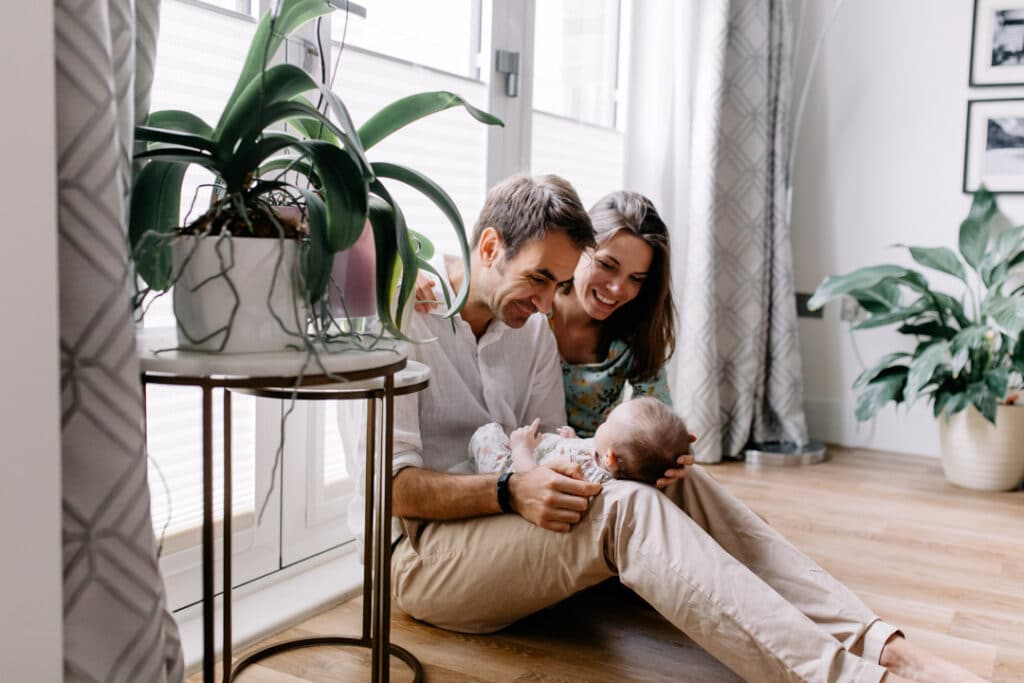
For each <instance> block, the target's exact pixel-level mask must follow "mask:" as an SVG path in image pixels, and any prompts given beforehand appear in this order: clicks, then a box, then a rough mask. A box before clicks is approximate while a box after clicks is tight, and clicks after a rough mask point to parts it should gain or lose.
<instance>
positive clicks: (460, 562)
mask: <svg viewBox="0 0 1024 683" xmlns="http://www.w3.org/2000/svg"><path fill="white" fill-rule="evenodd" d="M667 493H668V495H664V494H662V493H661V492H659V491H658V490H656V489H655V488H654V487H652V486H647V485H644V484H637V483H633V482H628V481H619V480H616V481H612V482H608V483H607V484H605V486H604V490H603V491H602V492H601V493H600V494H599V495H597V496H595V497H594V499H593V501H592V502H591V505H590V509H589V511H588V512H587V514H586V515H585V516H584V518H583V519H582V520H581V521H580V522H579V524H577V525H576V526H575V527H574V528H573V530H572V531H571V532H570V533H567V534H562V533H555V532H552V531H546V530H544V529H541V528H539V527H536V526H534V525H532V524H530V523H529V522H527V521H525V520H524V519H522V518H521V517H519V516H518V515H497V516H492V517H481V518H474V519H466V520H457V521H445V522H418V521H413V520H404V521H403V526H404V528H405V530H406V534H407V535H406V537H405V538H403V539H402V541H401V542H400V543H399V544H398V546H397V547H396V549H395V552H394V555H393V561H392V569H393V574H392V577H393V579H392V580H393V586H394V592H395V602H396V604H397V605H398V606H399V607H400V608H401V609H403V610H404V611H405V612H406V613H408V614H409V615H411V616H413V617H415V618H417V619H421V620H423V621H426V622H428V623H431V624H434V625H436V626H440V627H442V628H446V629H450V630H453V631H462V632H468V633H486V632H491V631H496V630H498V629H500V628H502V627H504V626H507V625H509V624H511V623H513V622H515V621H517V620H518V619H521V618H522V617H524V616H526V615H528V614H532V613H533V612H536V611H538V610H540V609H543V608H545V607H548V606H550V605H553V604H555V603H557V602H560V601H561V600H563V599H565V598H567V597H569V596H570V595H572V594H574V593H576V592H578V591H580V590H583V589H584V588H587V587H589V586H592V585H594V584H597V583H599V582H601V581H603V580H605V579H607V578H609V577H611V576H616V575H618V577H619V579H620V580H621V581H622V583H623V584H624V585H626V586H627V587H629V588H630V589H632V590H633V591H634V592H635V593H637V594H638V595H639V596H640V597H641V598H643V599H644V600H646V601H647V602H648V603H650V604H651V605H652V606H654V608H655V609H657V610H658V611H659V612H660V613H661V614H662V615H663V616H665V618H667V619H668V620H669V621H670V622H672V624H674V625H675V626H676V627H677V628H679V630H681V631H682V632H683V633H685V634H686V635H687V636H689V637H690V638H692V639H693V640H694V641H695V642H696V643H697V644H698V645H700V646H701V647H702V648H704V649H705V650H706V651H708V652H709V653H710V654H711V655H712V656H714V657H715V658H717V659H718V660H719V661H721V662H722V663H723V664H725V665H726V666H728V667H729V668H730V669H732V670H733V671H735V672H736V673H737V674H739V675H740V676H742V677H743V678H745V679H747V680H750V681H759V682H761V681H765V682H767V681H808V682H812V681H813V682H818V681H821V682H823V683H824V682H836V683H846V682H852V681H857V682H861V681H863V682H870V683H878V681H880V680H881V678H882V676H883V675H884V673H885V670H884V669H883V668H882V667H881V666H879V665H878V664H877V663H876V662H877V661H878V657H879V653H880V651H881V647H882V645H883V644H884V643H885V641H886V640H887V639H888V638H889V637H890V636H891V635H892V634H893V633H894V632H895V629H894V628H893V627H891V626H888V625H887V624H884V623H883V622H880V621H879V620H878V617H877V616H875V614H873V613H872V612H871V610H870V609H868V608H867V606H866V605H864V603H863V602H861V601H860V599H858V598H857V596H855V595H854V594H853V593H852V592H851V591H850V590H849V589H847V588H846V587H845V586H843V585H842V584H841V583H839V582H838V581H837V580H836V579H835V578H833V577H832V576H831V575H829V574H828V572H826V571H825V570H823V569H822V568H821V567H819V566H818V565H817V564H816V563H814V562H813V561H812V560H811V559H810V558H808V557H806V556H805V555H803V554H802V553H800V552H799V551H798V550H797V549H796V548H795V547H794V546H793V545H792V544H791V543H789V542H788V541H787V540H786V539H785V538H783V537H782V535H781V534H779V533H778V532H777V531H775V530H774V529H772V528H771V527H770V526H768V524H766V523H765V522H764V521H763V520H762V519H761V518H760V517H758V516H757V515H756V514H754V513H753V512H752V511H751V510H750V509H749V508H747V507H746V506H745V505H744V504H743V503H742V502H740V501H739V500H738V499H737V498H736V497H735V496H733V495H732V494H730V493H729V492H728V491H727V490H725V489H724V488H723V487H722V486H721V485H719V484H718V483H717V482H716V481H715V480H714V479H713V478H712V477H711V476H710V475H709V474H708V473H707V472H706V471H705V470H704V469H703V468H701V467H699V466H694V467H691V468H690V471H689V476H688V477H687V479H686V480H684V481H683V482H681V483H677V484H675V485H674V486H673V487H671V488H670V490H669V491H668V492H667ZM858 655H861V656H858Z"/></svg>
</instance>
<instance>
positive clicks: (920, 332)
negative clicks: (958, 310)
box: [896, 320, 957, 339]
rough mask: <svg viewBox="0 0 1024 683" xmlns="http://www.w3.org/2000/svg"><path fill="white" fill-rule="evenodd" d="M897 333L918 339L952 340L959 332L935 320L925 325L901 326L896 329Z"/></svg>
mask: <svg viewBox="0 0 1024 683" xmlns="http://www.w3.org/2000/svg"><path fill="white" fill-rule="evenodd" d="M896 331H897V332H899V333H900V334H908V335H914V336H918V337H935V338H938V339H952V338H953V337H955V336H956V335H957V330H955V329H953V328H952V327H949V326H948V325H943V324H942V323H940V322H937V321H935V320H932V321H929V322H925V323H916V324H908V325H901V326H900V327H898V328H897V329H896Z"/></svg>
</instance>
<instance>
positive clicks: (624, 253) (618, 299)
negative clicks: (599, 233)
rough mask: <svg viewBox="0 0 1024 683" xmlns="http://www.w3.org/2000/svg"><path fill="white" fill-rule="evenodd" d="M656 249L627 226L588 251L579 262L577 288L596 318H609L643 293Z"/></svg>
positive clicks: (576, 275) (584, 306)
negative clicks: (642, 289)
mask: <svg viewBox="0 0 1024 683" xmlns="http://www.w3.org/2000/svg"><path fill="white" fill-rule="evenodd" d="M653 258H654V249H652V248H651V246H650V245H649V244H647V242H644V241H643V240H642V239H640V238H639V237H637V236H636V235H634V234H632V233H630V232H627V231H625V230H623V231H621V232H619V233H617V234H616V235H615V236H613V237H612V238H611V239H608V240H606V241H605V242H603V243H602V244H599V245H598V246H597V249H595V250H594V251H586V252H584V253H583V256H581V257H580V261H579V263H578V264H577V265H576V273H575V275H574V284H573V289H574V290H575V292H576V296H577V297H578V298H579V300H580V303H581V304H582V306H583V310H584V311H585V312H586V314H587V315H589V316H590V317H591V318H593V319H594V320H606V319H607V318H608V316H610V315H611V314H612V313H614V312H615V311H616V310H618V309H619V308H621V307H622V306H624V305H625V304H627V303H629V302H630V301H632V300H633V299H635V298H636V297H637V295H638V294H640V290H641V288H642V287H643V284H644V280H645V279H646V278H647V271H648V270H650V268H651V260H652V259H653Z"/></svg>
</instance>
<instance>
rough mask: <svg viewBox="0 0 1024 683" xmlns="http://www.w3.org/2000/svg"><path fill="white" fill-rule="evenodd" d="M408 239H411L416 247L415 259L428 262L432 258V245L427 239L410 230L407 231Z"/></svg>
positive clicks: (421, 234)
mask: <svg viewBox="0 0 1024 683" xmlns="http://www.w3.org/2000/svg"><path fill="white" fill-rule="evenodd" d="M409 237H411V238H412V242H413V244H415V245H416V258H418V259H419V260H420V261H428V260H430V259H432V258H434V243H433V242H431V241H430V238H429V237H427V236H426V235H424V234H423V233H421V232H417V231H415V230H413V229H412V228H410V229H409Z"/></svg>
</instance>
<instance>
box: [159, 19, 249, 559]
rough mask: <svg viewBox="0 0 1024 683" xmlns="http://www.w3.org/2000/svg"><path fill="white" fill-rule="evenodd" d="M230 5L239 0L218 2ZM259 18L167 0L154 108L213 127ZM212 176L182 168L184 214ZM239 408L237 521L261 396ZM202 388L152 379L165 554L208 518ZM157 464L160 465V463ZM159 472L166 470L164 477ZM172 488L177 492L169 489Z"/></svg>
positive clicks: (219, 509) (168, 321)
mask: <svg viewBox="0 0 1024 683" xmlns="http://www.w3.org/2000/svg"><path fill="white" fill-rule="evenodd" d="M216 4H217V5H219V6H221V7H222V8H228V9H233V8H235V7H236V6H237V3H236V2H235V1H234V0H223V1H222V2H218V3H216ZM255 29H256V24H255V22H254V20H252V19H251V18H247V17H245V16H240V15H235V14H232V13H230V12H222V11H216V10H214V9H212V8H209V7H203V6H201V5H198V4H196V3H189V2H183V1H182V0H165V2H164V3H163V5H162V7H161V17H160V34H159V38H158V42H157V60H156V68H155V73H154V78H153V94H152V103H151V106H150V109H151V111H160V110H162V109H184V110H186V111H190V112H193V113H195V114H196V115H198V116H199V117H200V118H202V119H203V120H204V121H206V122H207V123H208V124H210V125H211V126H212V125H216V123H217V117H218V115H219V114H220V111H221V109H222V108H223V106H224V103H225V101H226V100H227V96H228V94H229V93H230V92H231V89H232V87H233V86H234V83H235V79H236V78H237V77H238V72H239V70H240V69H241V64H242V60H243V59H244V58H245V53H246V50H247V49H248V47H249V41H250V40H251V39H252V36H253V34H254V33H255ZM212 179H213V176H212V175H211V174H210V173H209V172H208V171H206V170H204V169H201V168H199V167H197V166H192V167H191V168H190V169H189V171H188V172H187V173H186V175H185V181H184V186H183V192H182V197H183V201H182V207H181V215H182V222H183V223H185V222H187V221H189V220H192V219H195V218H196V217H198V216H199V215H200V214H202V213H203V212H204V211H205V210H206V206H207V204H208V203H209V197H210V192H209V189H208V188H206V189H204V188H203V187H202V186H203V185H208V184H209V183H210V182H211V181H212ZM174 324H175V322H174V315H173V313H172V309H171V295H170V294H167V295H164V296H162V297H160V298H159V299H157V300H156V301H155V302H154V303H153V304H152V306H151V307H150V308H149V310H148V312H147V314H146V318H145V325H146V326H147V327H173V326H174ZM214 398H215V401H214V405H215V411H216V412H215V416H214V427H215V436H214V441H215V443H214V453H215V454H216V455H215V460H214V469H215V472H214V481H215V482H216V484H215V486H214V507H215V516H216V519H218V520H220V519H223V509H224V508H223V493H222V491H223V489H222V486H221V485H220V483H219V482H220V477H221V475H222V473H223V461H222V458H221V453H222V451H221V443H222V434H221V431H222V428H221V425H222V420H221V418H220V410H221V398H220V394H219V392H218V393H217V394H216V395H215V397H214ZM232 407H233V410H232V413H233V430H232V435H233V442H232V446H233V456H234V457H233V458H232V466H233V486H232V491H233V493H232V497H233V504H232V510H233V512H234V514H235V517H236V520H235V525H236V527H237V526H238V525H240V524H242V525H244V524H246V523H247V522H248V520H249V519H251V516H252V511H253V508H254V500H255V476H254V462H255V437H254V434H255V402H254V400H253V399H251V398H247V397H243V396H235V397H234V400H233V403H232ZM201 408H202V406H201V394H200V392H199V390H198V389H194V388H186V387H165V386H150V387H148V389H147V405H146V415H147V417H146V424H147V430H148V433H147V443H148V448H149V456H150V459H151V464H150V468H149V481H150V490H151V492H152V516H153V528H154V530H155V531H156V533H157V534H158V535H160V534H163V536H164V553H165V554H167V553H171V552H174V551H176V550H179V549H181V548H183V547H186V546H188V545H190V544H193V543H195V542H197V541H198V535H197V534H198V531H197V529H198V527H199V525H200V524H201V522H202V456H201V453H202V412H201ZM154 462H155V464H154ZM161 475H162V476H161ZM168 491H169V492H170V498H168V496H167V492H168Z"/></svg>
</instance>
